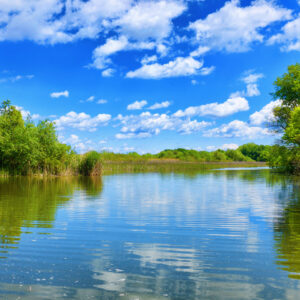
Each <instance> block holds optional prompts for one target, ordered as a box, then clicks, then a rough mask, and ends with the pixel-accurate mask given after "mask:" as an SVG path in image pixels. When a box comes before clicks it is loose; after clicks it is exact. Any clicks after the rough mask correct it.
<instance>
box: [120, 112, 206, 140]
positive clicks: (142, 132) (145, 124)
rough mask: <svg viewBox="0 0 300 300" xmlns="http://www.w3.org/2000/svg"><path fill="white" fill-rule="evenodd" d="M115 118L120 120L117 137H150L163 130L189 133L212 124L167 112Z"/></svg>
mask: <svg viewBox="0 0 300 300" xmlns="http://www.w3.org/2000/svg"><path fill="white" fill-rule="evenodd" d="M116 120H117V121H119V122H120V126H121V132H120V133H118V134H117V135H116V138H118V139H128V138H145V137H151V136H153V135H157V134H159V133H160V132H161V131H165V130H170V131H176V132H179V133H181V134H191V133H192V132H198V131H201V130H203V129H204V128H205V127H207V126H210V125H211V124H212V123H210V122H205V121H201V122H199V121H197V120H190V119H180V118H176V117H174V116H170V115H168V114H158V113H156V114H151V113H150V112H143V113H141V114H139V115H129V116H122V115H119V116H118V117H117V118H116Z"/></svg>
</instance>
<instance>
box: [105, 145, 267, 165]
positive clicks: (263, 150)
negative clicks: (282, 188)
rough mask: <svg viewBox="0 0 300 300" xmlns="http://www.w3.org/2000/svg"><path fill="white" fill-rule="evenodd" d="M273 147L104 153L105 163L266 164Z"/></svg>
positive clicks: (253, 146) (243, 146)
mask: <svg viewBox="0 0 300 300" xmlns="http://www.w3.org/2000/svg"><path fill="white" fill-rule="evenodd" d="M270 148H271V146H265V145H256V144H254V143H249V144H245V145H242V146H240V147H239V148H238V149H236V150H232V149H228V150H220V149H218V150H216V151H212V152H208V151H197V150H187V149H183V148H178V149H166V150H164V151H161V152H159V153H157V154H150V153H147V154H144V155H139V154H138V153H136V152H130V153H128V154H120V153H112V152H102V153H101V158H102V160H103V161H111V162H122V161H123V162H138V161H146V160H169V161H170V160H178V161H186V162H230V161H236V162H253V161H259V162H265V161H267V160H268V157H269V151H270Z"/></svg>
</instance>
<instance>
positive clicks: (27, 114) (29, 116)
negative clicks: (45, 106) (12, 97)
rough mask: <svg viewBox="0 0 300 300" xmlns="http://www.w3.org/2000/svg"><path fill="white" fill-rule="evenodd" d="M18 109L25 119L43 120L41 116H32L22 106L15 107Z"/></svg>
mask: <svg viewBox="0 0 300 300" xmlns="http://www.w3.org/2000/svg"><path fill="white" fill-rule="evenodd" d="M15 107H16V109H17V110H18V111H19V112H20V113H21V115H22V117H23V119H27V118H31V119H32V120H38V119H41V116H40V115H39V114H31V113H30V111H29V110H26V109H24V108H23V107H22V106H17V105H15Z"/></svg>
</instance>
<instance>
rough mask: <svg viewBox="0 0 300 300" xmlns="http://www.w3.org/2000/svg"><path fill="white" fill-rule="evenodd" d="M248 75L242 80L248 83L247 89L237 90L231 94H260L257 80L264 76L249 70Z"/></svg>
mask: <svg viewBox="0 0 300 300" xmlns="http://www.w3.org/2000/svg"><path fill="white" fill-rule="evenodd" d="M246 74H247V75H244V76H243V77H242V78H241V80H242V81H243V82H244V83H246V90H244V91H237V92H235V93H232V94H231V97H245V96H246V97H254V96H259V95H260V90H259V89H258V84H257V81H258V80H259V79H261V78H263V77H264V75H263V74H261V73H253V71H251V70H250V71H247V72H246Z"/></svg>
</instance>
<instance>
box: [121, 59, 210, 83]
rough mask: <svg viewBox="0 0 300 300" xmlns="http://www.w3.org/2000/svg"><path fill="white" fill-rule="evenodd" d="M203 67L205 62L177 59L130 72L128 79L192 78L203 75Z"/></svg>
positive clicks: (144, 66) (127, 75)
mask: <svg viewBox="0 0 300 300" xmlns="http://www.w3.org/2000/svg"><path fill="white" fill-rule="evenodd" d="M202 66H203V62H200V61H198V60H195V59H194V58H193V57H177V58H176V59H175V60H173V61H170V62H168V63H166V64H159V63H154V64H148V65H143V66H142V67H140V68H139V69H137V70H135V71H130V72H128V73H127V74H126V77H128V78H143V79H160V78H168V77H179V76H190V75H195V74H198V73H201V68H202ZM204 73H205V72H204ZM202 75H206V74H202Z"/></svg>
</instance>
